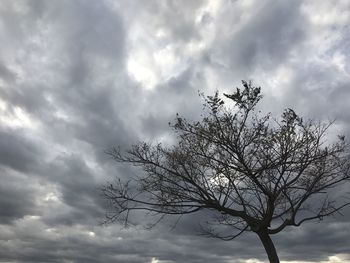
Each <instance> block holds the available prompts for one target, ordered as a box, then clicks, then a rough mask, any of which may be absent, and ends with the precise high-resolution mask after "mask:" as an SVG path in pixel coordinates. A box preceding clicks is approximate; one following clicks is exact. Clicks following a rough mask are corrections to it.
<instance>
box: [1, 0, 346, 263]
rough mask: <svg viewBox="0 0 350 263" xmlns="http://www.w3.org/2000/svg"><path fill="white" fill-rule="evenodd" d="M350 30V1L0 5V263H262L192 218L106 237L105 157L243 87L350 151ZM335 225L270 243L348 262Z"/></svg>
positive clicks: (260, 256)
mask: <svg viewBox="0 0 350 263" xmlns="http://www.w3.org/2000/svg"><path fill="white" fill-rule="evenodd" d="M349 25H350V1H349V0H339V1H338V0H323V1H319V0H305V1H297V0H296V1H288V0H286V1H282V0H264V1H262V0H236V1H234V0H231V1H229V0H226V1H225V0H222V1H220V0H203V1H200V0H193V1H192V0H182V1H180V0H179V1H171V0H164V1H156V0H147V1H146V0H140V1H136V0H135V1H134V0H131V1H130V0H118V1H117V0H116V1H114V0H110V1H107V0H106V1H102V0H99V1H96V0H52V1H51V0H1V1H0V43H1V49H0V178H1V183H0V262H125V263H145V262H148V263H156V262H158V263H173V262H189V263H195V262H204V263H209V262H210V263H229V262H230V263H242V262H246V263H253V262H259V261H264V260H266V256H265V253H264V251H263V248H262V246H261V244H260V242H259V241H258V240H257V238H256V237H255V236H253V235H249V234H247V235H245V236H243V237H241V238H239V239H237V240H235V241H231V242H224V241H219V240H214V239H206V238H204V237H199V236H197V235H196V233H195V232H194V231H193V226H194V225H195V223H196V222H197V220H198V219H199V218H198V216H197V217H196V215H193V216H189V217H186V218H183V220H182V221H181V222H180V223H179V225H178V227H177V228H175V229H172V228H171V223H170V221H167V220H165V221H163V222H162V223H161V224H159V225H158V226H157V227H156V228H154V229H153V230H152V231H148V230H145V229H144V228H143V227H142V226H136V227H133V228H128V229H124V228H123V227H122V226H120V225H118V224H113V225H109V226H101V225H100V222H101V221H102V220H103V217H104V212H105V208H106V203H105V202H104V200H103V199H102V198H101V195H100V191H99V188H100V187H101V185H102V184H104V183H106V182H110V181H113V180H114V178H115V177H116V176H120V177H127V176H128V173H129V174H130V173H131V171H130V170H129V169H128V168H127V167H120V166H118V165H117V164H116V163H114V162H113V161H112V160H111V159H110V158H109V157H108V156H106V154H105V153H104V151H105V150H106V149H108V148H109V147H111V146H116V145H121V146H127V145H130V144H132V143H135V142H137V141H140V140H146V141H154V142H156V141H162V140H166V139H167V138H169V136H170V135H169V134H170V133H171V130H170V129H169V128H168V122H169V121H172V120H173V119H174V117H175V114H176V113H177V112H179V113H181V114H182V115H183V116H186V117H188V118H190V119H191V118H193V119H196V118H198V117H199V116H200V114H201V110H202V101H201V100H200V98H199V97H198V90H200V91H203V92H205V93H207V94H212V93H213V91H215V90H216V89H219V90H220V91H225V92H228V91H230V90H231V89H232V88H234V87H236V86H239V85H240V80H242V79H245V80H253V81H254V83H256V84H257V85H260V86H262V88H263V93H264V94H265V97H264V100H263V102H262V107H263V108H264V109H266V111H271V112H276V113H279V112H280V111H281V110H282V109H283V108H285V107H291V108H294V109H295V110H296V111H297V112H299V113H301V114H302V115H303V116H306V117H311V118H317V119H321V120H329V119H336V120H337V121H336V125H335V126H334V129H335V131H336V132H337V133H343V134H345V135H347V136H348V137H350V113H349V112H350V103H349V102H350V53H349V52H350V51H349V47H350V27H349ZM343 214H344V216H337V217H335V218H329V219H327V220H324V221H323V222H321V223H317V224H313V223H311V224H306V225H304V226H303V227H301V228H292V229H289V230H287V231H286V232H285V233H280V234H279V235H277V236H275V237H274V240H275V243H276V247H277V249H278V252H279V255H280V258H281V259H283V260H285V261H293V262H294V263H296V262H305V261H310V262H323V263H327V262H329V263H330V262H350V238H349V236H350V209H349V208H348V209H346V210H344V211H343ZM142 218H143V215H140V217H139V219H142ZM139 221H140V220H139Z"/></svg>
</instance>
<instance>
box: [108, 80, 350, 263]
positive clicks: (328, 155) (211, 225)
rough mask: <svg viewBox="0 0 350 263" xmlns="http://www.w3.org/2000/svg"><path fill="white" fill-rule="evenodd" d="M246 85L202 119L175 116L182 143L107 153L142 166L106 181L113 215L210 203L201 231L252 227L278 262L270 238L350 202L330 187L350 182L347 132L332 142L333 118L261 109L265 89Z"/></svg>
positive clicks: (187, 209) (218, 233) (179, 211)
mask: <svg viewBox="0 0 350 263" xmlns="http://www.w3.org/2000/svg"><path fill="white" fill-rule="evenodd" d="M242 82H243V89H238V88H237V90H236V91H235V92H234V93H233V94H224V96H225V97H224V98H225V100H224V99H222V98H220V97H219V94H218V92H216V93H215V95H214V96H208V97H207V98H205V106H206V114H205V117H203V119H202V120H201V121H198V122H191V121H188V120H186V119H184V118H182V117H180V116H179V115H177V117H176V119H175V123H174V124H170V126H171V127H172V128H173V129H174V131H175V132H176V134H177V136H178V142H177V144H176V145H174V146H164V145H162V144H158V145H152V144H149V143H144V142H142V143H139V144H136V145H134V146H132V148H131V149H130V150H129V151H127V152H125V153H122V152H121V151H120V150H119V149H117V148H114V149H112V150H111V151H109V152H108V153H109V154H110V155H111V156H112V157H113V158H114V160H116V161H117V162H121V163H129V164H131V165H133V166H137V167H141V168H142V170H143V172H142V173H141V174H140V175H139V176H137V177H135V178H132V179H130V180H128V181H127V182H126V183H123V182H122V181H121V180H119V181H118V182H117V183H116V184H110V185H107V186H105V187H104V188H103V193H104V196H105V197H106V198H107V199H108V200H109V201H110V203H111V205H112V207H113V210H111V211H109V213H108V214H107V219H108V220H110V221H114V220H117V219H121V218H122V219H123V220H125V222H127V221H128V220H129V213H130V212H132V211H134V210H146V211H150V212H152V213H155V214H157V215H160V216H161V218H162V216H164V215H184V214H191V213H195V212H198V211H201V210H209V211H211V212H212V215H213V216H212V217H210V218H209V219H208V221H207V222H206V224H204V225H203V224H202V223H201V226H202V230H203V233H204V234H205V235H208V236H211V237H216V238H221V239H224V240H232V239H233V238H236V237H238V236H239V235H241V234H242V233H244V232H246V231H250V232H253V233H255V234H257V236H258V237H259V239H260V241H261V242H262V244H263V246H264V248H265V250H266V253H267V255H268V258H269V260H270V262H273V263H276V262H279V258H278V255H277V252H276V249H275V246H274V244H273V241H272V239H271V235H274V234H277V233H279V232H280V231H282V230H284V229H285V228H286V227H287V226H300V225H301V224H302V223H304V222H307V221H311V220H322V219H323V218H324V217H325V216H329V215H333V214H335V213H336V212H339V210H340V209H342V208H344V207H345V206H347V205H349V204H350V202H349V200H346V199H345V201H344V202H340V201H341V200H340V199H339V198H335V199H332V198H331V197H332V195H331V193H330V189H332V188H334V187H336V186H337V185H339V184H340V183H342V182H345V181H349V179H350V162H349V147H348V144H347V143H346V141H345V138H344V136H339V137H338V140H336V141H335V142H332V143H331V142H329V141H328V140H327V134H326V132H327V130H328V129H329V127H330V126H331V124H332V123H327V124H325V123H322V122H319V121H313V120H308V121H304V120H303V119H302V118H301V117H299V116H298V115H297V114H296V113H295V112H294V111H293V110H292V109H286V110H284V112H283V114H282V116H281V117H280V118H272V117H271V116H270V115H271V114H267V115H262V113H261V112H260V111H257V110H256V105H257V103H258V102H259V101H260V99H261V98H262V95H261V92H260V87H254V86H252V83H251V82H245V81H242ZM228 102H230V103H231V104H229V103H228ZM228 104H229V105H228ZM230 105H231V106H230ZM229 231H232V232H229ZM223 233H225V234H223ZM227 233H229V234H227Z"/></svg>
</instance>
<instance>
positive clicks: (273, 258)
mask: <svg viewBox="0 0 350 263" xmlns="http://www.w3.org/2000/svg"><path fill="white" fill-rule="evenodd" d="M257 234H258V236H259V238H260V240H261V242H262V243H263V245H264V248H265V251H266V253H267V256H268V257H269V261H270V263H279V262H280V260H279V258H278V255H277V252H276V248H275V245H274V244H273V242H272V239H271V238H270V235H269V234H268V233H267V231H261V232H259V233H257Z"/></svg>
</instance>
